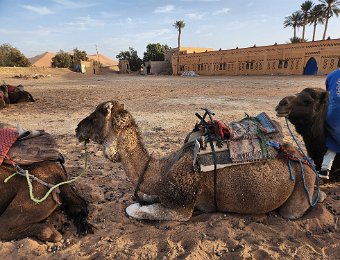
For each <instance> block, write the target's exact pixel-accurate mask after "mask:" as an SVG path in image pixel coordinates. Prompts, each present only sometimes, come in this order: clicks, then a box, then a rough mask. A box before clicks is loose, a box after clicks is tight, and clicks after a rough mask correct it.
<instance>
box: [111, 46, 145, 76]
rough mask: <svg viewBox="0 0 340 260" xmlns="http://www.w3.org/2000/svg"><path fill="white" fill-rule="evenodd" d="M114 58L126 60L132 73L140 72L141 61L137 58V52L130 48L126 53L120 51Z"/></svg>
mask: <svg viewBox="0 0 340 260" xmlns="http://www.w3.org/2000/svg"><path fill="white" fill-rule="evenodd" d="M116 58H117V59H119V60H128V61H129V64H130V69H131V70H132V71H138V70H140V69H141V66H142V64H143V61H142V59H141V58H139V57H138V54H137V51H136V50H135V49H133V48H132V47H129V50H128V51H121V52H120V53H119V54H118V55H116Z"/></svg>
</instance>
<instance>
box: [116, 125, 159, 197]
mask: <svg viewBox="0 0 340 260" xmlns="http://www.w3.org/2000/svg"><path fill="white" fill-rule="evenodd" d="M117 150H118V154H119V156H120V158H121V162H122V165H123V168H124V171H125V173H126V175H127V176H128V178H129V180H130V181H132V182H133V183H134V185H136V184H137V182H138V178H139V176H140V174H142V173H143V172H144V171H145V170H146V171H145V173H144V181H143V183H142V184H141V186H140V190H141V191H142V192H144V193H148V194H153V193H154V190H155V188H156V186H157V181H159V178H158V176H156V172H155V171H154V170H153V168H154V165H155V164H156V160H155V159H153V158H150V155H149V153H148V151H147V150H146V148H145V147H144V144H143V143H142V140H141V137H140V134H139V132H138V129H136V128H134V127H130V128H125V129H122V130H119V133H118V135H117ZM150 159H151V160H150ZM148 161H149V163H148ZM147 163H148V164H149V165H148V166H147V167H146V164H147Z"/></svg>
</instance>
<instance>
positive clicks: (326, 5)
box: [319, 0, 340, 40]
mask: <svg viewBox="0 0 340 260" xmlns="http://www.w3.org/2000/svg"><path fill="white" fill-rule="evenodd" d="M319 2H320V3H321V7H322V9H323V12H324V18H325V30H324V32H323V36H322V39H323V40H324V39H325V38H326V33H327V28H328V20H329V18H331V17H333V16H336V17H338V16H339V14H340V0H319Z"/></svg>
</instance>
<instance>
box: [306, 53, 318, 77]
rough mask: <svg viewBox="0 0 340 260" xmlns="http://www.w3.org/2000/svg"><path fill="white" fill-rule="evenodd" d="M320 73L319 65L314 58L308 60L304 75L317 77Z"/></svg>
mask: <svg viewBox="0 0 340 260" xmlns="http://www.w3.org/2000/svg"><path fill="white" fill-rule="evenodd" d="M317 73H318V63H317V62H316V60H315V59H314V58H313V57H312V58H310V59H309V60H308V62H307V64H306V67H305V71H304V72H303V75H316V74H317Z"/></svg>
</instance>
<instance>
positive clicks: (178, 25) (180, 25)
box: [174, 21, 185, 51]
mask: <svg viewBox="0 0 340 260" xmlns="http://www.w3.org/2000/svg"><path fill="white" fill-rule="evenodd" d="M174 27H175V28H176V29H177V31H178V46H177V47H178V51H180V48H181V33H182V29H183V28H184V27H185V22H184V21H176V22H175V23H174Z"/></svg>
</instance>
